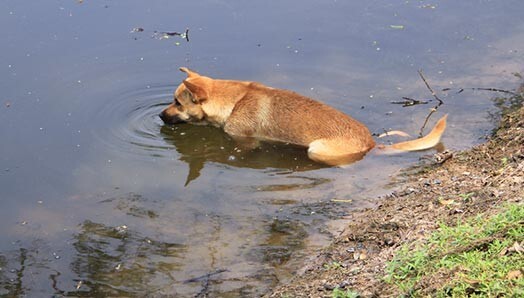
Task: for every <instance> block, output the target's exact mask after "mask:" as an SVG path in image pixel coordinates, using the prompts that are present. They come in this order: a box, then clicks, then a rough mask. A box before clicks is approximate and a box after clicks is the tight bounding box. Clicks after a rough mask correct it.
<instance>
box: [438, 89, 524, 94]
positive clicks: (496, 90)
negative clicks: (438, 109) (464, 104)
mask: <svg viewBox="0 0 524 298" xmlns="http://www.w3.org/2000/svg"><path fill="white" fill-rule="evenodd" d="M450 90H453V88H444V89H442V91H450ZM464 90H479V91H491V92H500V93H506V94H510V95H513V96H519V94H518V93H516V92H513V91H509V90H504V89H499V88H482V87H473V88H459V89H458V91H457V94H459V93H462V92H464Z"/></svg>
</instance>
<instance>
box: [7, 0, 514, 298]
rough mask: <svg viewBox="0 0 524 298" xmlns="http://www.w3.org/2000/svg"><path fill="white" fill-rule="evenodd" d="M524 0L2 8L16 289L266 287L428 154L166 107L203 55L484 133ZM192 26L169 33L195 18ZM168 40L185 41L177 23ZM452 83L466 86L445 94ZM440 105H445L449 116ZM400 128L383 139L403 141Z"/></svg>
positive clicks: (396, 115)
mask: <svg viewBox="0 0 524 298" xmlns="http://www.w3.org/2000/svg"><path fill="white" fill-rule="evenodd" d="M522 11H524V2H522V1H517V0H514V1H460V3H451V2H449V1H404V0H402V1H373V2H369V1H329V2H318V1H285V2H279V3H271V4H270V3H269V2H267V1H250V2H249V3H246V2H245V1H209V0H207V1H193V2H191V1H185V2H176V3H175V2H174V1H131V0H126V1H117V0H113V1H83V2H82V1H73V0H70V1H65V0H62V1H32V2H25V1H15V0H5V1H2V2H1V3H0V26H1V28H3V32H4V34H3V38H2V50H1V53H2V54H1V55H0V78H1V80H0V87H1V88H0V90H2V94H1V95H0V137H1V140H2V141H1V144H0V200H1V201H0V202H1V203H0V204H1V209H0V237H1V238H0V240H1V241H0V295H6V296H24V295H25V296H29V297H45V296H52V295H63V296H144V295H147V294H153V293H154V294H174V295H177V296H181V297H194V296H199V295H200V296H202V295H204V294H209V295H210V296H213V297H217V296H222V297H237V296H247V297H251V296H256V295H258V294H261V293H264V292H265V291H267V290H268V289H270V288H271V287H272V286H274V285H275V284H276V283H277V282H279V281H285V280H286V279H287V278H289V277H290V276H291V275H292V272H293V271H294V270H296V269H297V267H298V266H299V264H300V262H301V260H303V257H304V256H305V255H306V254H308V253H310V252H312V251H315V250H316V249H318V248H320V247H322V246H323V245H325V244H326V243H328V241H329V239H330V237H331V234H332V233H336V232H337V229H338V228H339V227H340V224H341V223H342V222H343V221H344V218H346V217H347V215H348V214H349V213H350V212H351V210H354V209H355V208H360V207H364V206H370V205H372V204H373V198H375V197H376V196H377V195H380V194H384V193H387V192H388V186H387V185H388V183H389V182H390V181H391V177H394V176H396V175H397V174H398V171H399V170H400V169H402V168H404V167H407V166H409V165H413V164H414V163H416V162H417V160H419V158H420V157H422V156H424V155H427V154H430V152H422V153H413V154H406V155H398V156H367V157H366V158H365V159H364V160H362V161H360V162H358V163H355V164H353V165H350V166H347V167H344V168H329V167H323V166H320V165H318V164H314V163H312V162H311V161H309V160H308V159H307V156H306V154H305V152H304V149H302V148H296V147H292V146H286V145H279V144H263V145H262V146H261V147H259V148H256V149H253V150H246V149H243V148H241V147H239V146H238V144H236V143H235V142H234V141H233V140H232V139H231V138H229V137H228V136H227V135H226V134H224V133H223V132H222V131H220V130H218V129H216V128H212V127H199V126H190V125H179V126H176V127H168V126H163V124H162V122H161V120H160V119H159V118H158V117H157V115H158V113H159V112H160V111H161V110H162V108H163V107H164V106H165V105H166V104H168V103H169V101H170V100H171V94H172V92H173V91H174V88H175V86H176V85H177V84H179V82H180V81H181V80H182V79H183V74H182V73H180V72H179V71H178V70H177V69H178V67H180V66H188V67H190V68H193V69H195V70H197V71H199V72H201V73H202V74H206V75H209V76H212V77H217V78H228V79H240V80H254V81H259V82H263V83H265V84H268V85H271V86H274V87H280V88H286V89H291V90H294V91H297V92H299V93H302V94H305V95H307V96H310V97H313V98H316V99H319V100H322V101H324V102H326V103H328V104H330V105H332V106H334V107H336V108H338V109H340V110H342V111H344V112H346V113H348V114H351V115H352V116H354V117H355V118H357V119H359V120H361V121H362V122H364V123H365V124H366V125H368V126H369V127H370V129H371V130H372V131H373V132H375V133H382V132H383V131H384V130H389V129H402V130H405V131H407V132H409V133H411V134H412V135H416V134H417V133H418V130H419V128H420V127H421V125H422V122H423V121H424V117H425V116H426V114H427V113H428V110H429V108H430V107H431V106H433V105H434V104H435V102H430V104H428V105H418V106H414V107H407V108H403V107H401V106H400V105H393V104H391V103H390V102H391V101H395V100H401V99H402V97H404V96H406V97H411V98H416V99H427V100H431V99H432V97H431V94H430V93H429V91H428V90H427V89H426V87H425V86H424V83H423V82H422V81H421V80H420V78H419V77H418V74H417V70H419V69H423V71H424V74H425V76H426V78H427V79H428V81H429V83H430V84H431V85H432V87H433V88H434V89H435V90H437V91H438V94H439V96H440V97H441V98H442V99H443V100H444V102H445V104H444V105H443V106H441V107H440V108H439V113H438V114H437V116H440V115H442V114H443V113H449V126H448V127H449V128H448V131H447V133H446V135H445V136H444V138H443V141H444V143H445V145H446V146H447V147H449V148H452V149H463V148H467V147H470V146H472V145H474V144H477V143H479V142H481V141H482V138H483V137H484V136H485V135H486V134H487V133H489V131H490V129H491V128H492V127H493V121H492V117H491V116H492V114H493V113H495V112H496V110H495V109H494V107H493V104H492V101H491V98H492V97H494V96H495V95H496V94H494V93H493V92H485V91H472V90H468V89H466V90H465V91H464V92H461V93H457V91H458V90H460V88H471V87H489V88H501V89H511V88H514V87H515V86H516V85H517V83H518V82H519V78H517V77H516V76H515V75H514V73H516V72H521V71H522V65H523V62H524V56H523V55H522V53H523V52H524V20H523V19H522ZM186 28H189V41H187V40H186V39H185V38H184V37H181V36H176V35H173V36H171V35H165V34H163V33H161V32H173V31H177V32H179V33H183V32H184V31H185V30H186ZM166 37H168V38H166ZM444 88H453V89H451V90H450V91H447V92H441V91H440V90H442V89H444ZM435 120H436V119H432V123H434V121H435ZM387 141H388V140H383V141H382V140H381V142H387Z"/></svg>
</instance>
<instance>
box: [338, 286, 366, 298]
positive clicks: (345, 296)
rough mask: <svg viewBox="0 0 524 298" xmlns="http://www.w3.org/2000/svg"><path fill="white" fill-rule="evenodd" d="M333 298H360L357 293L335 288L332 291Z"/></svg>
mask: <svg viewBox="0 0 524 298" xmlns="http://www.w3.org/2000/svg"><path fill="white" fill-rule="evenodd" d="M331 297H333V298H357V297H360V295H359V294H358V293H357V292H354V291H352V290H349V289H348V290H345V291H344V290H342V289H339V288H335V289H334V290H333V293H332V295H331Z"/></svg>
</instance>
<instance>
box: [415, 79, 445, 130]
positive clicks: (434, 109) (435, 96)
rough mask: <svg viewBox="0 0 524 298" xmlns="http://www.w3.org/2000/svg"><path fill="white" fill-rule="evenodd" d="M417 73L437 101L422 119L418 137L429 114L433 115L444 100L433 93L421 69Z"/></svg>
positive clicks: (424, 126) (426, 122)
mask: <svg viewBox="0 0 524 298" xmlns="http://www.w3.org/2000/svg"><path fill="white" fill-rule="evenodd" d="M418 74H419V75H420V78H421V79H422V81H424V84H426V87H427V88H428V90H429V91H430V92H431V95H433V97H434V98H435V99H436V100H437V101H438V102H437V105H436V106H434V107H433V108H431V110H430V112H429V114H428V115H427V116H426V119H425V120H424V124H422V127H421V128H420V131H419V134H418V135H419V137H422V133H423V131H424V128H426V125H427V124H428V121H429V118H430V117H431V115H433V114H434V113H435V112H436V111H437V110H438V108H439V107H440V106H441V105H443V104H444V102H443V101H442V100H441V99H440V98H439V97H438V96H437V94H436V93H435V91H433V89H432V88H431V86H430V85H429V83H428V81H427V80H426V78H425V77H424V74H422V71H421V70H419V71H418Z"/></svg>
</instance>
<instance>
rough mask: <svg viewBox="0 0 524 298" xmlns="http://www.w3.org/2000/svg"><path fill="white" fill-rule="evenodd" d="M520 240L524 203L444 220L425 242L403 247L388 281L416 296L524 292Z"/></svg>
mask: <svg viewBox="0 0 524 298" xmlns="http://www.w3.org/2000/svg"><path fill="white" fill-rule="evenodd" d="M515 243H517V246H514V245H515ZM519 243H520V244H521V245H522V246H524V205H522V204H513V205H508V206H506V207H505V208H504V209H502V210H501V211H500V212H499V213H497V214H496V215H494V216H491V217H489V218H486V217H485V216H483V215H479V216H476V217H474V218H472V219H469V220H467V221H466V222H459V223H457V225H456V226H453V227H451V226H447V225H444V224H442V225H440V228H439V230H438V231H436V232H435V233H433V234H432V235H431V236H430V237H429V239H427V240H426V241H425V242H424V243H419V244H418V245H411V246H409V245H405V246H403V247H402V248H401V249H400V251H399V252H398V253H397V254H396V256H395V257H394V259H393V260H392V261H391V262H390V263H388V266H387V276H386V281H387V282H388V283H391V284H394V285H396V286H397V287H398V288H399V290H400V291H401V292H402V293H403V295H405V296H412V297H421V296H422V297H423V296H436V297H501V296H504V297H524V276H522V274H524V252H519V250H520V249H519V248H518V244H519ZM515 248H516V249H515ZM515 250H516V251H515ZM519 275H520V276H519Z"/></svg>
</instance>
